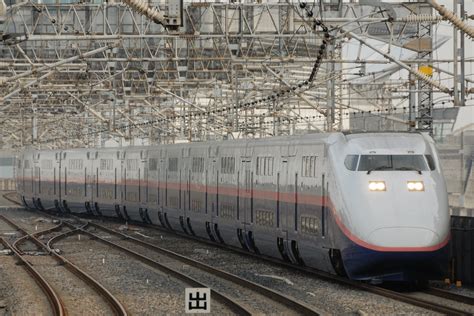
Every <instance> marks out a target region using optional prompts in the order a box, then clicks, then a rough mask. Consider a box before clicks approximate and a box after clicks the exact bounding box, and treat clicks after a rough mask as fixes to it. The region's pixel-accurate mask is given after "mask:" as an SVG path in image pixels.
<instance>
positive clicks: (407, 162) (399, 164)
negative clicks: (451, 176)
mask: <svg viewBox="0 0 474 316" xmlns="http://www.w3.org/2000/svg"><path fill="white" fill-rule="evenodd" d="M344 164H345V166H346V168H347V169H349V170H352V171H355V170H357V171H367V172H370V171H375V170H384V171H390V170H392V171H395V170H397V171H406V170H414V171H418V172H421V171H427V170H434V169H435V166H434V161H433V157H432V156H431V155H347V156H346V159H345V161H344Z"/></svg>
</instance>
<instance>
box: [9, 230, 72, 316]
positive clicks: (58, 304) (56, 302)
mask: <svg viewBox="0 0 474 316" xmlns="http://www.w3.org/2000/svg"><path fill="white" fill-rule="evenodd" d="M0 242H1V243H2V245H3V246H4V247H5V249H10V251H11V252H12V253H13V254H14V256H15V257H16V258H17V259H18V260H19V262H21V264H22V265H23V267H24V268H25V270H26V271H28V273H29V274H30V275H31V277H32V278H33V279H34V281H35V282H36V283H37V284H38V285H39V286H40V288H41V290H42V291H43V293H44V294H45V295H46V297H47V299H48V302H49V304H50V307H51V313H52V315H55V316H63V315H66V308H65V307H64V304H63V302H62V301H61V299H60V298H59V296H58V294H57V293H56V291H55V290H54V289H53V287H52V286H51V285H50V284H49V283H48V281H46V279H45V278H44V277H43V276H42V275H41V274H40V273H39V272H38V271H37V270H36V269H35V268H34V267H33V265H32V264H30V263H29V262H28V260H27V259H26V258H25V257H24V256H23V255H22V254H21V253H19V252H18V251H17V250H16V249H15V248H14V247H13V246H12V245H11V244H10V243H9V242H8V241H6V240H5V239H4V238H3V237H0Z"/></svg>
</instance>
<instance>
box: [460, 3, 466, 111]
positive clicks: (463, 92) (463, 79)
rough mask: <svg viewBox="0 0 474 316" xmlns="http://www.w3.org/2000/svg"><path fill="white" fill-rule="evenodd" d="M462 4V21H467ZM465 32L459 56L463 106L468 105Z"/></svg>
mask: <svg viewBox="0 0 474 316" xmlns="http://www.w3.org/2000/svg"><path fill="white" fill-rule="evenodd" d="M459 1H460V2H461V19H462V20H463V21H465V20H466V11H465V10H464V0H459ZM464 37H465V36H464V32H463V31H461V48H460V51H459V55H460V58H461V78H460V79H461V80H459V81H460V82H461V100H460V102H461V104H460V105H461V106H464V105H466V72H465V62H464V53H465V52H464Z"/></svg>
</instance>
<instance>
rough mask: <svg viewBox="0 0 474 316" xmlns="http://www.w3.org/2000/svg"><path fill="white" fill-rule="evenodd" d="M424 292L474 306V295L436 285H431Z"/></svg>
mask: <svg viewBox="0 0 474 316" xmlns="http://www.w3.org/2000/svg"><path fill="white" fill-rule="evenodd" d="M423 293H426V294H429V295H433V296H438V297H442V298H446V299H448V300H451V301H456V302H459V303H463V304H467V305H472V306H474V297H471V296H465V295H459V294H455V293H452V292H449V291H446V290H442V289H438V288H435V287H430V288H428V289H427V290H425V291H423Z"/></svg>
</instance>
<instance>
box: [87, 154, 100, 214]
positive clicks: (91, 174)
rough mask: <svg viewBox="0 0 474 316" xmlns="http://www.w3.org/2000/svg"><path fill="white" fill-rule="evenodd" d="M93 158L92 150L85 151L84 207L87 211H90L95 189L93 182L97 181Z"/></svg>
mask: <svg viewBox="0 0 474 316" xmlns="http://www.w3.org/2000/svg"><path fill="white" fill-rule="evenodd" d="M94 158H95V153H94V152H88V153H87V159H86V161H85V164H84V199H85V201H86V202H85V203H86V205H85V207H86V210H87V212H89V213H91V212H92V205H93V200H94V189H95V182H96V181H97V177H96V171H95V167H96V166H94V163H93V159H94Z"/></svg>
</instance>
